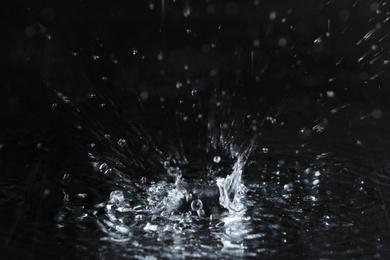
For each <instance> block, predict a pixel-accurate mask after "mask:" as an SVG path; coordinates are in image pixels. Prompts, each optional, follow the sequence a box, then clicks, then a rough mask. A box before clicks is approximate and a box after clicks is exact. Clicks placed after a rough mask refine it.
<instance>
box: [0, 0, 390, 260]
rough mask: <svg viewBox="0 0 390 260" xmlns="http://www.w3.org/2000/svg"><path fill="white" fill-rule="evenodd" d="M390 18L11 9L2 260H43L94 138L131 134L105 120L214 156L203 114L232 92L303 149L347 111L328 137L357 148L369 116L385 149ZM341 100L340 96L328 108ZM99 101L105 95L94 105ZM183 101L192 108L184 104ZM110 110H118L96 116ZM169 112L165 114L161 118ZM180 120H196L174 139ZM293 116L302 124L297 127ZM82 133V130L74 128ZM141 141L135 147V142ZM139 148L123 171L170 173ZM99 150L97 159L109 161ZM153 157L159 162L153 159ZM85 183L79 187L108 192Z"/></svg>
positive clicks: (1, 58) (252, 8)
mask: <svg viewBox="0 0 390 260" xmlns="http://www.w3.org/2000/svg"><path fill="white" fill-rule="evenodd" d="M389 6H390V4H387V2H383V1H377V2H375V1H346V0H345V1H343V0H340V1H332V0H330V1H329V0H328V1H310V0H306V1H280V2H278V1H211V0H210V1H189V0H186V1H179V0H177V1H170V0H164V1H115V2H113V1H106V2H103V1H99V2H92V1H90V2H89V1H66V2H62V3H60V2H52V1H34V2H33V3H27V1H26V2H23V1H7V3H3V4H2V8H1V11H0V12H1V15H0V34H1V39H0V66H1V67H0V80H1V82H0V84H1V86H0V118H1V122H2V123H1V130H0V176H1V179H0V201H1V203H0V222H1V224H0V233H1V234H3V235H1V236H0V244H1V246H2V252H1V253H0V256H1V255H3V256H5V257H6V256H8V255H10V256H19V255H23V254H26V256H27V255H29V256H30V258H31V259H33V258H40V256H42V255H43V254H44V251H45V250H44V247H42V246H41V245H40V241H46V240H47V235H45V236H46V237H44V238H42V237H40V235H41V234H40V231H39V230H41V229H45V228H47V229H48V230H51V229H52V228H53V227H52V225H53V224H52V222H53V218H54V216H55V215H56V213H57V212H58V208H59V207H60V206H61V205H62V204H63V191H62V184H61V179H62V178H63V176H64V174H65V173H66V171H67V170H69V169H72V168H77V167H78V169H84V168H85V171H87V168H88V167H87V166H85V165H84V164H83V162H85V161H87V160H89V159H88V156H87V152H88V151H89V148H88V147H86V145H87V144H89V143H91V142H93V141H94V140H96V139H98V140H100V141H101V139H99V138H101V135H102V134H101V133H95V132H94V128H96V129H98V130H102V129H105V131H106V132H109V133H111V134H112V135H113V136H118V137H119V136H120V135H121V134H122V133H123V130H122V131H121V129H123V127H124V126H125V123H123V122H121V121H120V120H118V121H115V123H113V124H111V123H112V121H114V120H111V121H110V120H109V119H108V118H114V117H118V118H119V119H121V118H124V117H127V118H131V120H134V121H137V122H140V125H142V124H143V125H144V126H145V128H147V129H149V133H150V136H151V139H154V138H155V139H156V142H158V143H160V144H161V146H162V148H161V149H162V150H164V147H166V140H167V139H170V138H171V136H175V135H179V134H180V133H181V135H182V136H183V139H185V140H198V142H200V143H203V144H204V143H206V142H207V140H208V139H207V138H208V136H207V118H204V119H202V120H201V119H199V120H197V119H196V116H197V114H198V113H203V114H207V111H210V110H211V108H212V107H213V102H214V101H215V100H214V99H213V98H215V95H217V96H218V95H220V94H221V93H222V91H223V90H226V91H228V92H229V93H231V94H233V93H234V95H233V96H232V97H233V98H231V100H230V101H229V102H230V103H231V108H232V109H233V110H235V109H237V110H239V111H241V112H239V113H242V114H245V113H247V111H249V112H250V113H252V112H256V111H263V110H266V113H265V114H275V113H277V111H278V109H279V108H280V107H283V105H281V104H288V105H287V108H283V109H281V111H282V112H281V114H280V115H279V114H278V115H279V116H280V117H281V118H283V116H284V118H283V120H284V121H285V122H286V123H287V128H286V129H285V130H283V129H281V130H280V129H279V128H278V129H279V130H280V131H281V132H283V131H285V133H287V134H290V135H291V140H290V141H291V142H292V143H303V142H315V141H316V140H320V139H322V138H323V136H321V135H319V136H317V137H316V136H314V137H305V136H302V135H300V134H299V133H298V132H299V130H300V129H301V128H302V127H304V126H305V125H307V124H308V122H309V121H310V122H311V123H312V122H314V121H315V120H316V118H317V117H321V116H323V115H325V114H330V111H331V109H333V108H335V107H342V106H343V105H346V106H347V107H349V106H350V107H352V108H351V110H349V112H346V113H344V114H343V117H342V119H338V121H337V120H336V119H335V120H334V122H336V123H335V124H333V125H332V128H331V129H334V130H333V132H332V131H331V132H332V133H333V134H334V135H338V134H340V135H343V134H345V135H346V136H351V133H352V136H353V137H351V138H355V135H353V133H354V129H355V127H356V126H360V125H362V124H366V122H365V121H364V122H362V121H359V120H360V119H361V118H362V117H365V116H367V115H368V117H369V122H368V123H367V124H368V125H373V126H375V129H376V130H375V131H376V132H375V133H373V135H372V136H371V137H372V139H370V134H371V133H369V132H367V133H366V134H367V136H368V137H364V138H366V140H367V144H366V145H367V146H370V145H375V146H377V147H378V146H379V149H380V148H383V150H384V151H385V150H386V149H385V148H386V145H387V141H386V140H383V136H381V131H382V130H381V129H383V132H385V131H386V129H387V127H388V125H386V123H385V122H387V118H388V111H389V110H388V109H389V107H388V104H389V103H388V102H389V90H388V87H387V86H388V84H389V82H390V71H389V69H388V67H389V66H390V55H389V46H390V39H389V36H388V35H389V33H390V30H389V23H390V22H389V21H387V20H386V19H388V17H389V16H390V14H389V12H390V7H389ZM371 30H374V31H372V34H368V33H369V32H370V31H371ZM365 36H367V37H366V38H364V37H365ZM359 59H360V60H359ZM194 93H196V95H195V97H194ZM331 93H334V94H335V97H333V98H329V99H328V97H329V95H330V96H332V94H331ZM91 94H95V95H97V101H96V103H93V104H92V105H91V104H90V103H89V101H88V100H89V97H90V95H91ZM161 97H163V98H164V100H165V105H164V106H161V103H162V102H161ZM180 100H184V101H186V102H184V104H183V105H180V104H181V103H180ZM286 100H287V101H286ZM187 101H188V102H187ZM100 103H105V104H106V105H107V109H105V110H98V109H97V107H98V106H99V104H100ZM193 104H196V105H197V107H196V109H194V108H193ZM80 111H81V112H80ZM159 111H163V112H164V115H163V116H156V113H158V112H159ZM378 111H379V112H378ZM177 113H179V114H180V113H183V114H187V115H190V118H195V119H191V120H190V122H189V123H187V124H186V125H184V126H182V127H179V128H178V129H177V128H175V129H171V128H170V127H169V125H173V124H176V123H175V122H176V118H177V117H176V116H177ZM348 113H350V114H348ZM378 113H379V114H378ZM217 114H218V113H217ZM175 115H176V116H175ZM223 115H224V114H223V113H222V112H221V114H218V116H221V117H222V116H223ZM262 115H264V114H262ZM191 116H192V117H191ZM291 117H294V118H296V117H297V118H299V117H301V118H304V119H302V121H301V122H299V121H288V118H291ZM105 120H106V121H105ZM101 122H106V124H104V123H102V124H101V125H99V123H101ZM107 122H110V123H107ZM78 125H82V126H83V129H85V131H82V132H81V133H80V132H78V131H77V130H75V126H76V128H77V126H78ZM164 127H165V128H164ZM340 128H341V129H343V130H342V131H339V132H338V130H337V129H340ZM370 129H371V128H370V127H367V131H370ZM378 129H379V130H378ZM98 130H96V132H99V131H98ZM158 130H161V131H160V132H159V131H158ZM144 131H145V132H148V130H144V129H138V130H134V129H133V130H129V132H128V133H127V135H128V138H130V139H131V138H133V137H131V136H133V135H135V136H139V135H140V132H142V133H143V132H144ZM269 131H270V132H272V131H274V130H273V129H272V128H271V127H270V128H269ZM276 131H278V130H276ZM145 135H147V134H145ZM361 136H365V135H364V134H361ZM327 137H328V138H329V139H330V140H331V135H330V134H328V136H327ZM270 138H272V135H271V134H270ZM364 138H363V139H364ZM134 140H136V139H135V138H134ZM270 140H271V139H270ZM313 140H314V141H313ZM102 142H103V141H102ZM370 142H372V143H370ZM381 145H383V146H382V147H381ZM97 149H102V151H103V150H104V148H99V147H98V148H97ZM186 149H187V150H188V151H187V152H189V154H190V156H191V154H193V157H196V152H193V153H191V151H192V150H193V149H192V148H186ZM130 150H131V152H128V153H130V154H125V153H122V155H118V156H123V157H126V156H129V155H130V156H131V157H132V158H134V159H133V161H131V160H130V161H129V160H128V159H123V160H122V167H123V168H126V166H127V164H129V165H133V166H134V165H137V164H138V166H137V167H138V168H137V169H139V171H138V173H137V174H139V175H142V174H147V173H148V172H149V171H150V169H155V168H156V167H157V168H158V167H160V168H161V165H159V162H157V161H156V160H153V153H152V152H150V153H149V152H148V151H146V152H145V151H143V150H142V147H141V144H138V143H137V142H136V141H134V144H132V149H130ZM102 151H100V153H97V154H100V155H101V158H103V157H104V152H102ZM351 152H352V151H351ZM145 153H146V154H148V155H149V154H151V156H152V157H151V158H152V159H150V160H145V159H144V158H145ZM384 157H385V158H386V156H385V155H384ZM107 160H108V161H109V159H107ZM145 165H149V166H145ZM65 169H67V170H65ZM154 171H157V170H154ZM133 174H134V175H136V173H133ZM80 178H81V180H80V183H84V184H85V183H90V184H91V185H92V184H98V183H99V180H89V179H83V178H84V177H80ZM84 181H85V182H84ZM80 185H81V184H80ZM49 194H50V195H49ZM1 197H2V198H1ZM43 234H47V233H44V232H43ZM27 237H28V238H30V239H27ZM65 237H66V236H65ZM68 237H71V235H68ZM58 241H60V240H59V239H58ZM51 243H52V244H51V246H53V247H55V246H58V250H57V251H56V250H53V255H57V254H58V252H62V251H63V250H64V251H66V247H65V249H63V248H62V245H63V242H56V241H55V240H53V241H51ZM39 245H40V246H39ZM46 253H47V252H46ZM48 254H49V255H50V252H49V253H48ZM53 255H52V256H53Z"/></svg>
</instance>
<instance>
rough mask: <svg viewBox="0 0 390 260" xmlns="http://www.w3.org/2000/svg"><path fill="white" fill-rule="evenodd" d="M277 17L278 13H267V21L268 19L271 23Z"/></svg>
mask: <svg viewBox="0 0 390 260" xmlns="http://www.w3.org/2000/svg"><path fill="white" fill-rule="evenodd" d="M277 16H278V13H277V12H275V11H273V12H271V13H269V19H270V20H271V21H273V20H275V19H276V17H277Z"/></svg>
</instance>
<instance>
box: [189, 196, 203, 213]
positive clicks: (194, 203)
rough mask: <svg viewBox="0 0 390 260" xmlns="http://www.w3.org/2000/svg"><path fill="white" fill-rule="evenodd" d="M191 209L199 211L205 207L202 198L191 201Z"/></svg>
mask: <svg viewBox="0 0 390 260" xmlns="http://www.w3.org/2000/svg"><path fill="white" fill-rule="evenodd" d="M191 209H192V210H193V211H198V210H200V209H203V202H202V201H201V200H200V199H195V200H193V201H192V202H191Z"/></svg>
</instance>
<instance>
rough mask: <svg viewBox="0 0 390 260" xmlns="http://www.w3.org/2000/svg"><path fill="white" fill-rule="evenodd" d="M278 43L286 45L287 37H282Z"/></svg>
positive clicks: (281, 45)
mask: <svg viewBox="0 0 390 260" xmlns="http://www.w3.org/2000/svg"><path fill="white" fill-rule="evenodd" d="M278 44H279V46H280V47H283V46H286V44H287V39H286V38H284V37H282V38H280V39H279V41H278Z"/></svg>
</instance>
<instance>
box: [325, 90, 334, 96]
mask: <svg viewBox="0 0 390 260" xmlns="http://www.w3.org/2000/svg"><path fill="white" fill-rule="evenodd" d="M326 96H327V97H328V98H333V97H335V94H334V91H332V90H328V91H326Z"/></svg>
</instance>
